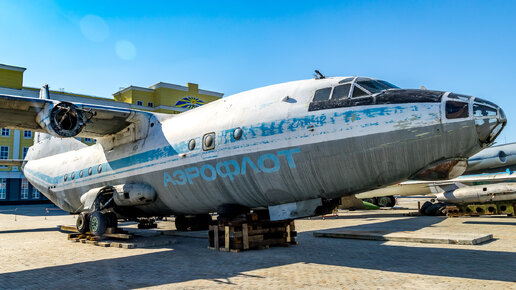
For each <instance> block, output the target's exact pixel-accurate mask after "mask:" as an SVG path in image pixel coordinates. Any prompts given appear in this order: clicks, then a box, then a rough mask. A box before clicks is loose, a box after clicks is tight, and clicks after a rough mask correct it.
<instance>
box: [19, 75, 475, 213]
mask: <svg viewBox="0 0 516 290" xmlns="http://www.w3.org/2000/svg"><path fill="white" fill-rule="evenodd" d="M340 80H341V78H328V79H321V80H306V81H298V82H292V83H286V84H280V85H274V86H269V87H265V88H260V89H256V90H251V91H247V92H244V93H240V94H237V95H233V96H230V97H227V98H224V99H221V100H218V101H215V102H213V103H210V104H207V105H204V106H202V107H199V108H196V109H194V110H191V111H188V112H185V113H181V114H179V115H177V116H173V117H170V118H166V119H162V120H161V121H158V120H156V121H155V122H154V123H152V126H151V127H150V128H149V131H148V133H147V136H146V137H145V138H142V139H140V140H137V141H135V142H129V143H126V144H122V145H118V146H114V147H113V148H109V147H111V146H107V145H106V144H107V143H108V142H107V140H102V139H100V140H99V143H97V144H95V145H93V146H90V147H86V146H82V145H77V148H76V149H75V150H71V151H68V152H63V153H59V154H55V155H52V156H47V157H43V158H38V156H39V152H40V151H44V150H48V147H52V146H56V144H57V143H59V142H60V141H61V140H60V139H58V138H53V139H49V140H47V141H44V142H42V143H40V144H35V145H34V146H33V147H32V148H31V149H30V151H29V154H28V159H31V160H30V161H29V162H27V163H26V164H25V165H24V168H23V170H24V174H25V176H26V178H27V179H28V180H29V181H30V182H31V183H32V184H33V185H34V186H35V187H37V188H38V189H39V190H40V191H42V192H43V193H44V194H45V195H46V196H47V197H49V199H51V200H52V201H53V202H54V203H56V204H57V205H58V206H60V207H61V208H63V209H65V210H67V211H69V212H79V211H81V209H82V206H83V205H82V203H81V201H80V197H81V196H82V195H83V194H84V193H85V192H87V191H88V190H89V189H91V188H99V187H102V186H105V185H114V184H128V183H142V184H148V185H150V186H151V187H152V188H154V190H155V191H156V193H157V199H156V201H154V202H152V203H150V204H146V205H141V206H136V207H134V208H133V210H134V211H133V212H132V213H130V214H133V213H134V214H135V215H149V216H150V215H168V214H190V213H191V214H195V213H208V212H213V211H215V210H216V209H217V207H218V206H220V205H223V204H240V205H243V206H246V207H249V208H256V207H266V206H270V205H276V204H283V203H289V202H296V201H302V200H309V199H315V198H324V199H332V198H338V197H342V196H345V195H351V194H354V193H356V192H360V191H365V190H369V189H374V188H378V187H381V186H385V185H389V184H394V183H397V182H400V181H403V180H406V179H408V178H410V177H412V176H414V175H415V174H417V173H418V172H420V171H421V170H424V169H425V168H426V167H427V166H428V165H429V164H433V163H435V162H439V161H445V160H452V159H460V158H462V159H464V158H467V157H469V156H471V155H473V154H474V153H476V152H478V151H480V150H481V148H482V146H483V144H482V142H479V136H478V128H477V127H476V126H475V121H474V120H473V118H472V117H471V116H472V115H473V114H470V115H469V117H466V118H458V119H457V118H455V119H448V118H447V117H446V108H445V103H446V101H447V100H448V99H447V96H448V94H449V93H442V92H440V93H439V94H440V96H439V97H434V98H427V99H424V100H421V99H417V98H414V99H410V98H406V99H402V98H398V99H393V101H388V100H387V101H385V100H384V101H379V100H380V98H379V97H377V96H374V95H373V96H372V97H371V98H373V99H371V100H366V101H365V102H362V103H361V102H355V103H353V102H351V103H349V102H348V103H346V104H338V103H335V102H333V103H332V102H329V103H324V104H322V105H321V106H319V105H320V104H319V105H318V104H314V100H313V98H314V92H315V91H316V90H318V89H321V88H325V87H335V86H336V85H338V82H339V81H340ZM435 94H436V96H437V95H439V94H438V93H435ZM368 102H369V103H368ZM470 103H472V102H470ZM469 110H470V111H471V110H472V109H471V108H469ZM210 134H211V135H210ZM240 135H241V136H240ZM209 136H213V141H212V142H211V143H210V140H207V139H209V138H210V137H209ZM192 140H194V141H192ZM74 142H77V143H79V141H76V140H74ZM192 143H195V146H192ZM192 147H193V148H192ZM211 147H213V148H211Z"/></svg>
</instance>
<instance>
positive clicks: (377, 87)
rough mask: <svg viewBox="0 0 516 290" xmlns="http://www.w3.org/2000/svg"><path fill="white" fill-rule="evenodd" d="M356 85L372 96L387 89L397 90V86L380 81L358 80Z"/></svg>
mask: <svg viewBox="0 0 516 290" xmlns="http://www.w3.org/2000/svg"><path fill="white" fill-rule="evenodd" d="M356 83H357V84H358V85H360V86H361V87H363V88H364V89H366V90H368V91H369V92H371V93H372V94H376V93H379V92H381V91H384V90H388V89H398V87H397V86H395V85H393V84H391V83H389V82H386V81H382V80H373V79H363V78H358V79H357V81H356Z"/></svg>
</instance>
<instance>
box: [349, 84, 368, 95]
mask: <svg viewBox="0 0 516 290" xmlns="http://www.w3.org/2000/svg"><path fill="white" fill-rule="evenodd" d="M365 95H367V93H366V92H364V91H363V90H362V89H360V88H359V87H357V86H355V87H354V88H353V95H352V96H351V97H352V98H358V97H361V96H365Z"/></svg>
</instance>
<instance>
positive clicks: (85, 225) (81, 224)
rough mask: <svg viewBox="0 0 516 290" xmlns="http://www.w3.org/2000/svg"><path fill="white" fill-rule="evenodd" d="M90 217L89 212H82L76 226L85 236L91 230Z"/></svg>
mask: <svg viewBox="0 0 516 290" xmlns="http://www.w3.org/2000/svg"><path fill="white" fill-rule="evenodd" d="M89 220H90V217H89V214H88V213H87V212H81V213H80V214H79V216H78V217H77V222H76V223H75V226H76V227H77V230H78V231H79V233H81V234H85V233H87V232H88V231H89V229H90V223H89Z"/></svg>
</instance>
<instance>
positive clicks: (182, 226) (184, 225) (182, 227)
mask: <svg viewBox="0 0 516 290" xmlns="http://www.w3.org/2000/svg"><path fill="white" fill-rule="evenodd" d="M175 224H176V230H178V231H181V232H184V231H187V230H188V221H187V219H186V217H185V216H184V215H176V221H175Z"/></svg>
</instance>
